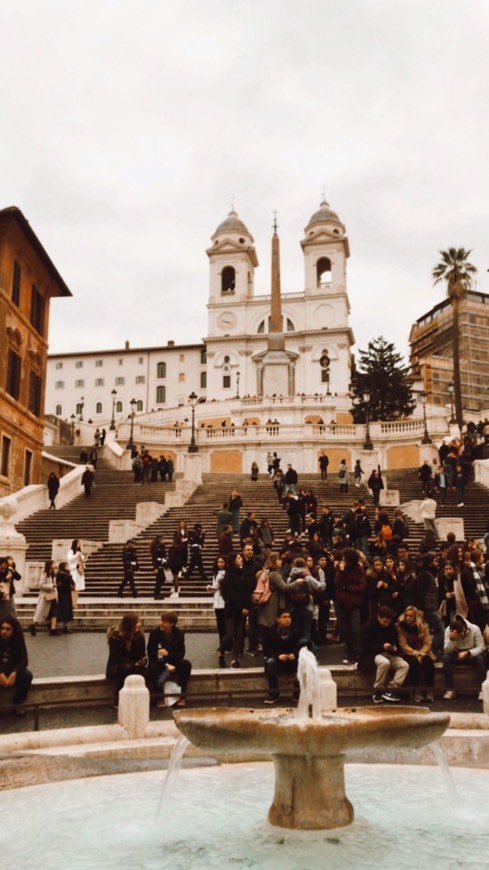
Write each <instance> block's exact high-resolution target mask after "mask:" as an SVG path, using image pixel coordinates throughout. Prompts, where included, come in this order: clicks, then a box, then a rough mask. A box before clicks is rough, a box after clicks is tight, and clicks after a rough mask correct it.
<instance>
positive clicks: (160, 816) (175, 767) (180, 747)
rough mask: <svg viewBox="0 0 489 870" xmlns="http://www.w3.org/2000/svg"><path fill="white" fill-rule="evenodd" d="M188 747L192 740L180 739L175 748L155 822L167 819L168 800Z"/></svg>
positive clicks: (164, 781)
mask: <svg viewBox="0 0 489 870" xmlns="http://www.w3.org/2000/svg"><path fill="white" fill-rule="evenodd" d="M187 746H190V740H187V738H186V737H180V738H179V739H178V740H177V742H176V743H175V746H174V747H173V751H172V754H171V758H170V762H169V764H168V769H167V771H166V774H165V778H164V780H163V786H162V789H161V795H160V800H159V802H158V809H157V811H156V819H155V822H156V823H158V822H162V821H163V820H164V818H165V815H166V813H167V810H168V806H167V804H168V799H169V796H170V787H171V784H172V780H173V779H174V777H175V776H176V775H177V774H178V772H179V770H180V767H181V764H182V758H183V756H184V755H185V752H186V749H187Z"/></svg>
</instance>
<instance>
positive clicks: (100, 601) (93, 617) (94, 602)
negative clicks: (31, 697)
mask: <svg viewBox="0 0 489 870" xmlns="http://www.w3.org/2000/svg"><path fill="white" fill-rule="evenodd" d="M36 603H37V596H34V595H28V596H24V597H22V598H17V599H16V601H15V610H16V615H17V618H18V619H19V622H20V623H21V625H22V627H23V628H24V629H26V628H27V627H28V626H29V625H30V624H31V623H32V617H33V614H34V609H35V606H36ZM162 610H176V611H177V612H178V622H179V625H180V627H181V628H183V629H185V630H188V631H215V630H216V620H215V616H214V609H213V607H212V595H207V596H206V597H205V598H204V597H202V598H188V599H184V600H182V599H180V598H170V599H166V600H163V601H154V600H153V598H145V597H139V598H124V599H120V598H114V597H113V596H112V597H97V598H90V597H87V596H80V597H79V599H78V607H77V608H76V610H75V612H74V619H73V622H72V623H71V628H72V629H73V630H76V631H107V628H108V627H109V626H111V625H115V624H116V623H118V622H119V621H120V618H121V613H130V612H133V611H134V612H136V613H137V614H139V616H140V617H141V619H142V622H143V624H144V626H146V628H148V627H151V626H154V625H158V623H159V617H160V613H161V611H162ZM216 637H217V635H216Z"/></svg>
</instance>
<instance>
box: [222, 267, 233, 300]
mask: <svg viewBox="0 0 489 870" xmlns="http://www.w3.org/2000/svg"><path fill="white" fill-rule="evenodd" d="M235 287H236V272H235V270H234V268H233V266H224V269H223V270H222V272H221V293H234V290H235Z"/></svg>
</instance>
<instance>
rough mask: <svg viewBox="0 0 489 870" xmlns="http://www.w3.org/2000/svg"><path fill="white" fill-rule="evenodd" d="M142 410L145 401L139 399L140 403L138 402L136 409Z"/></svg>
mask: <svg viewBox="0 0 489 870" xmlns="http://www.w3.org/2000/svg"><path fill="white" fill-rule="evenodd" d="M142 410H143V402H142V399H138V403H137V405H136V411H142Z"/></svg>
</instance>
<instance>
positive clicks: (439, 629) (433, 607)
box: [406, 553, 445, 654]
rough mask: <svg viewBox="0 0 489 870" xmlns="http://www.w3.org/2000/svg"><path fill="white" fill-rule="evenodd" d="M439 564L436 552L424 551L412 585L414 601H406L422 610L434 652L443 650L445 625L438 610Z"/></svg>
mask: <svg viewBox="0 0 489 870" xmlns="http://www.w3.org/2000/svg"><path fill="white" fill-rule="evenodd" d="M439 566H440V560H439V557H438V555H437V554H436V553H425V555H424V556H423V558H422V560H421V571H420V572H419V574H418V575H417V577H416V581H415V586H414V587H412V592H411V597H412V596H413V595H414V601H409V602H408V603H409V604H414V606H415V607H417V608H418V610H421V611H422V612H423V616H424V620H425V622H427V623H428V625H429V627H430V629H431V631H432V633H433V644H432V649H433V652H434V653H435V654H441V653H442V652H443V638H444V634H445V626H444V624H443V620H442V618H441V616H440V614H439V612H438V608H439V606H440V600H441V596H440V588H439V586H438V582H437V579H436V578H437V574H438V569H439ZM406 591H407V590H406Z"/></svg>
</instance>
